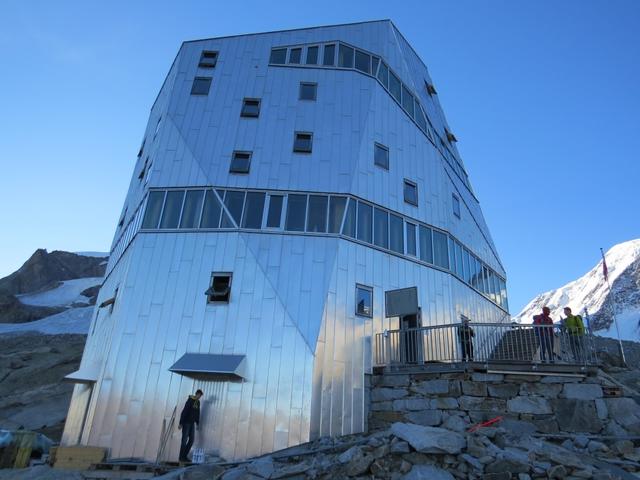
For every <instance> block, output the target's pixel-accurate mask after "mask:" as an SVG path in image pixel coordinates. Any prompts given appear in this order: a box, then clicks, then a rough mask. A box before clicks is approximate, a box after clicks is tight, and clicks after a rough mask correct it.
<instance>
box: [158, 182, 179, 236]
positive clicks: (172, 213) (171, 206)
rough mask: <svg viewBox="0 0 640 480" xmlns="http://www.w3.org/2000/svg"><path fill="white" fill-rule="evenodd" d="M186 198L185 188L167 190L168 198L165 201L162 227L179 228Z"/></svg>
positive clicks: (161, 221)
mask: <svg viewBox="0 0 640 480" xmlns="http://www.w3.org/2000/svg"><path fill="white" fill-rule="evenodd" d="M183 200H184V190H170V191H168V192H167V200H166V201H165V202H164V209H163V211H162V220H160V228H178V220H179V219H180V211H181V210H182V202H183Z"/></svg>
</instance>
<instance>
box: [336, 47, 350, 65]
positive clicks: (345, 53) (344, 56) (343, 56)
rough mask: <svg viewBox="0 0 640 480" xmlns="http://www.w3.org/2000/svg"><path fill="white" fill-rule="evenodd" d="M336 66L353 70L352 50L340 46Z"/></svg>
mask: <svg viewBox="0 0 640 480" xmlns="http://www.w3.org/2000/svg"><path fill="white" fill-rule="evenodd" d="M338 66H339V67H343V68H353V48H351V47H348V46H346V45H344V44H342V43H341V44H340V47H339V48H338Z"/></svg>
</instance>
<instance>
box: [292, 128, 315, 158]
mask: <svg viewBox="0 0 640 480" xmlns="http://www.w3.org/2000/svg"><path fill="white" fill-rule="evenodd" d="M312 142H313V134H312V133H304V132H296V134H295V140H294V142H293V151H294V152H298V153H311V145H312Z"/></svg>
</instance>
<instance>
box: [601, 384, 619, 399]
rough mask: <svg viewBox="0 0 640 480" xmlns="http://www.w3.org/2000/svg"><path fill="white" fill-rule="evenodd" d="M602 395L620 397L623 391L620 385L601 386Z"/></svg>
mask: <svg viewBox="0 0 640 480" xmlns="http://www.w3.org/2000/svg"><path fill="white" fill-rule="evenodd" d="M602 395H603V396H604V397H605V398H615V397H622V396H623V395H624V392H623V391H622V388H620V387H602Z"/></svg>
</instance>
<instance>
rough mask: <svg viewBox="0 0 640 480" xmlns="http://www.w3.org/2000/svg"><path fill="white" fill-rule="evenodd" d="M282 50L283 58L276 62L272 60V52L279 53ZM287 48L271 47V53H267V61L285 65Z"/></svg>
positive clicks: (272, 63)
mask: <svg viewBox="0 0 640 480" xmlns="http://www.w3.org/2000/svg"><path fill="white" fill-rule="evenodd" d="M283 50H284V58H283V60H282V62H276V61H274V60H275V59H274V54H276V55H277V54H281V53H282V51H283ZM287 53H288V52H287V48H272V49H271V53H270V54H269V63H270V64H271V65H286V63H287Z"/></svg>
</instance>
